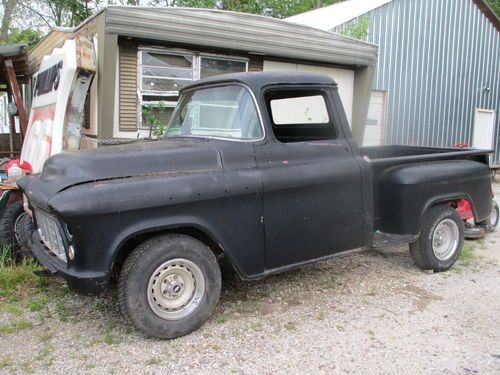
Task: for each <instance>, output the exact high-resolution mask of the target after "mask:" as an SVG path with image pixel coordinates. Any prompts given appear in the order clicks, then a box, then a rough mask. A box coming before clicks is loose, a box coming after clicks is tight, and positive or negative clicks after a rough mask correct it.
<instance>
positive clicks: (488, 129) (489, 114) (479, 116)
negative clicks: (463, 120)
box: [472, 108, 495, 163]
mask: <svg viewBox="0 0 500 375" xmlns="http://www.w3.org/2000/svg"><path fill="white" fill-rule="evenodd" d="M494 137H495V111H494V110H492V109H481V108H476V111H475V113H474V130H473V133H472V147H475V148H479V149H485V150H493V149H494V148H495V139H494ZM490 163H491V156H490Z"/></svg>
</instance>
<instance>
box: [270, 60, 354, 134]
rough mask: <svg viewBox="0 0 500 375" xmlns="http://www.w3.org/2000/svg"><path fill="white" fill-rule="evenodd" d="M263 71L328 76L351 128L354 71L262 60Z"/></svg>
mask: <svg viewBox="0 0 500 375" xmlns="http://www.w3.org/2000/svg"><path fill="white" fill-rule="evenodd" d="M264 71H298V72H312V73H323V74H327V75H329V76H330V77H332V78H333V79H334V80H335V82H337V85H338V90H339V96H340V99H341V100H342V105H343V106H344V110H345V114H346V117H347V121H349V126H351V123H352V102H353V98H354V70H350V69H337V68H328V67H325V66H315V65H304V64H293V63H287V62H278V61H268V60H264Z"/></svg>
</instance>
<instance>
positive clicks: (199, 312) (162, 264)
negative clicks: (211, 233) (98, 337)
mask: <svg viewBox="0 0 500 375" xmlns="http://www.w3.org/2000/svg"><path fill="white" fill-rule="evenodd" d="M220 290H221V275H220V269H219V265H218V263H217V259H216V258H215V255H214V254H213V253H212V251H211V250H210V249H209V248H208V247H207V246H205V245H204V244H203V243H201V242H200V241H198V240H196V239H194V238H192V237H189V236H185V235H164V236H158V237H155V238H152V239H150V240H148V241H146V242H144V243H142V244H141V245H139V246H138V247H137V248H136V249H135V250H134V251H133V252H132V253H131V254H130V256H129V257H128V258H127V259H126V261H125V263H124V265H123V268H122V270H121V272H120V278H119V281H118V298H119V303H120V308H121V311H122V313H123V315H124V316H125V318H126V319H127V320H128V321H129V322H131V323H132V324H133V325H134V326H135V327H136V328H137V329H139V330H140V331H142V332H144V333H145V334H147V335H148V336H154V337H158V338H162V339H171V338H175V337H179V336H183V335H186V334H188V333H190V332H192V331H194V330H195V329H197V328H199V327H200V326H201V325H202V324H203V323H204V322H205V321H206V320H207V319H208V318H209V316H210V315H211V314H212V312H213V310H214V309H215V306H216V304H217V302H218V300H219V296H220Z"/></svg>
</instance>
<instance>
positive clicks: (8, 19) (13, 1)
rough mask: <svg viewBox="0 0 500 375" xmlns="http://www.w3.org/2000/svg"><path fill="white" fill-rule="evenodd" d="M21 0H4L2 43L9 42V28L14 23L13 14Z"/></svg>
mask: <svg viewBox="0 0 500 375" xmlns="http://www.w3.org/2000/svg"><path fill="white" fill-rule="evenodd" d="M18 1H19V0H2V5H3V16H2V28H1V30H0V44H5V43H7V41H8V39H9V28H10V25H11V23H12V15H13V14H14V10H15V8H16V6H17V3H18Z"/></svg>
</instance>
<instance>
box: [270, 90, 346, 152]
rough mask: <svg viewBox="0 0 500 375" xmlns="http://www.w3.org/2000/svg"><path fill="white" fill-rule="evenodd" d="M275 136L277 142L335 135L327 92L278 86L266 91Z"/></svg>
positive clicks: (315, 139) (300, 140)
mask: <svg viewBox="0 0 500 375" xmlns="http://www.w3.org/2000/svg"><path fill="white" fill-rule="evenodd" d="M265 97H266V104H267V109H268V111H269V114H270V117H271V122H272V127H273V132H274V136H275V137H276V139H277V140H278V141H280V142H284V143H289V142H305V141H317V140H327V139H334V138H336V132H335V126H334V124H333V119H332V116H331V114H330V113H329V110H328V106H327V100H326V95H325V93H324V92H322V91H317V90H314V91H313V90H277V91H270V92H268V93H267V94H266V96H265Z"/></svg>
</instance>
